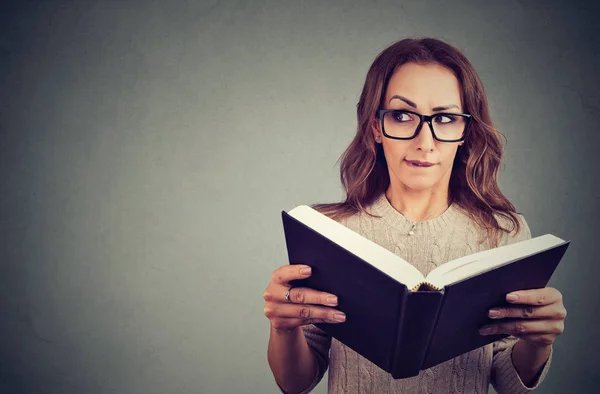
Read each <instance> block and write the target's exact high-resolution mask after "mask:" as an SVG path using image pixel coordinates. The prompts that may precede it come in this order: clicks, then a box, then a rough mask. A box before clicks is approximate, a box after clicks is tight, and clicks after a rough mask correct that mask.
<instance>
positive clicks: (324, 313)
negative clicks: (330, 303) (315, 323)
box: [265, 304, 345, 323]
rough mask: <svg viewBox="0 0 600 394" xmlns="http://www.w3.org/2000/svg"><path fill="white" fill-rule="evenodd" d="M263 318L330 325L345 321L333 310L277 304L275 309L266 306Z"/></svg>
mask: <svg viewBox="0 0 600 394" xmlns="http://www.w3.org/2000/svg"><path fill="white" fill-rule="evenodd" d="M265 316H267V317H268V318H300V319H304V320H308V319H320V320H324V321H327V322H332V323H334V322H335V323H339V322H342V321H345V315H344V313H343V312H341V311H339V310H337V309H334V308H328V307H321V306H314V305H296V304H279V305H278V306H277V307H276V308H274V307H270V306H266V307H265Z"/></svg>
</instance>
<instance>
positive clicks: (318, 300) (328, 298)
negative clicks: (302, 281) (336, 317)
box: [283, 287, 338, 306]
mask: <svg viewBox="0 0 600 394" xmlns="http://www.w3.org/2000/svg"><path fill="white" fill-rule="evenodd" d="M283 298H284V300H285V293H284V295H283ZM290 301H291V302H292V303H294V304H313V305H328V306H336V305H337V304H338V298H337V296H336V295H335V294H331V293H326V292H323V291H318V290H315V289H311V288H309V287H294V288H292V289H290Z"/></svg>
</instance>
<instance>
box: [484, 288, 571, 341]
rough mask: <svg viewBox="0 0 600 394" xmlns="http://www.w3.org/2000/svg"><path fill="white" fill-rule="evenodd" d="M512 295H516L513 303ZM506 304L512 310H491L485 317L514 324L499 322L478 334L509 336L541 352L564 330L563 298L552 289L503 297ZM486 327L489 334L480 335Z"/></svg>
mask: <svg viewBox="0 0 600 394" xmlns="http://www.w3.org/2000/svg"><path fill="white" fill-rule="evenodd" d="M511 295H517V298H516V299H513V298H511ZM506 300H507V301H508V302H510V303H513V304H519V305H518V306H515V307H504V308H493V309H490V311H489V314H488V316H489V317H490V318H492V319H510V318H516V319H517V320H505V321H499V322H498V323H496V324H491V325H488V326H485V327H482V328H481V329H480V330H479V332H480V333H481V334H482V335H492V334H504V333H505V334H509V335H513V336H515V337H518V338H520V339H522V340H524V341H526V342H527V343H528V344H530V345H532V346H533V347H536V348H540V347H545V346H550V345H552V344H553V343H554V341H555V340H556V337H558V336H559V335H560V334H562V333H563V331H564V329H565V317H566V316H567V310H566V309H565V306H564V305H563V302H562V294H561V293H560V292H559V291H558V290H556V289H554V288H552V287H545V288H542V289H532V290H519V291H515V292H513V293H509V294H507V295H506ZM495 310H497V311H499V314H498V315H493V311H495ZM486 327H491V331H488V332H482V330H483V329H485V328H486Z"/></svg>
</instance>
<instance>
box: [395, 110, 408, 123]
mask: <svg viewBox="0 0 600 394" xmlns="http://www.w3.org/2000/svg"><path fill="white" fill-rule="evenodd" d="M394 119H395V120H397V121H398V122H406V121H408V120H410V116H409V114H408V113H406V112H401V111H398V112H394Z"/></svg>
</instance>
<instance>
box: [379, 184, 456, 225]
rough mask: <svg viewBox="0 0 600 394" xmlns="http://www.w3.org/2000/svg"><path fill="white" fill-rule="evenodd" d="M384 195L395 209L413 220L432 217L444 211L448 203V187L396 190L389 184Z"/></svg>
mask: <svg viewBox="0 0 600 394" xmlns="http://www.w3.org/2000/svg"><path fill="white" fill-rule="evenodd" d="M385 196H386V197H387V199H388V201H389V202H390V204H391V205H392V207H394V209H396V211H398V212H400V213H401V214H402V215H403V216H404V217H406V218H407V219H408V220H411V221H413V222H418V221H421V220H430V219H434V218H435V217H437V216H439V215H441V214H442V213H444V211H446V208H448V205H449V204H450V202H449V199H448V188H445V189H444V190H441V191H436V190H434V189H428V190H418V191H416V190H410V189H408V188H406V187H403V188H401V190H398V188H394V187H392V185H390V186H389V187H388V189H387V190H386V191H385Z"/></svg>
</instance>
